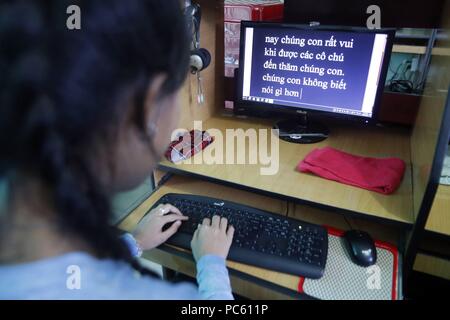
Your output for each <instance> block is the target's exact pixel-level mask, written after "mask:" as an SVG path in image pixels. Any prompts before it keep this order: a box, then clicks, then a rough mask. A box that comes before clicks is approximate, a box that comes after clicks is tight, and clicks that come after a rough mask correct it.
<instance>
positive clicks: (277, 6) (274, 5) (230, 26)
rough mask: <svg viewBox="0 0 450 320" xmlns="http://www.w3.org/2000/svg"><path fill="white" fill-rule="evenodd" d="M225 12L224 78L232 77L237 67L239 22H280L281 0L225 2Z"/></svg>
mask: <svg viewBox="0 0 450 320" xmlns="http://www.w3.org/2000/svg"><path fill="white" fill-rule="evenodd" d="M224 9H225V12H224V17H225V19H224V20H225V25H224V32H225V77H233V74H234V69H236V68H237V67H238V66H239V41H240V29H241V23H240V22H241V21H243V20H244V21H282V20H283V10H284V3H283V1H282V0H226V1H225V6H224Z"/></svg>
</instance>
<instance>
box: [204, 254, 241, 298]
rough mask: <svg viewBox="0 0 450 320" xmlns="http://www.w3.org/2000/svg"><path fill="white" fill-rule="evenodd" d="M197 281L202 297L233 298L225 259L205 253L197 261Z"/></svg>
mask: <svg viewBox="0 0 450 320" xmlns="http://www.w3.org/2000/svg"><path fill="white" fill-rule="evenodd" d="M197 282H198V286H199V292H200V296H201V298H202V299H207V300H233V299H234V298H233V295H232V293H231V284H230V277H229V275H228V270H227V266H226V264H225V259H224V258H221V257H219V256H215V255H206V256H203V257H201V258H200V260H199V261H198V262H197Z"/></svg>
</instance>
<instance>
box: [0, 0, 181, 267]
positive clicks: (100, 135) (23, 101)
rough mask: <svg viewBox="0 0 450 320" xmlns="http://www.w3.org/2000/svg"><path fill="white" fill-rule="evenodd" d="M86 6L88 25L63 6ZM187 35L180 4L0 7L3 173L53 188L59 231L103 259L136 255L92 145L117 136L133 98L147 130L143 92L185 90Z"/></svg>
mask: <svg viewBox="0 0 450 320" xmlns="http://www.w3.org/2000/svg"><path fill="white" fill-rule="evenodd" d="M71 4H75V5H78V6H79V7H80V8H81V22H82V24H81V30H69V29H68V28H67V26H66V19H67V17H68V14H67V13H66V9H67V7H68V6H69V5H71ZM188 53H189V40H188V37H187V32H186V30H185V20H184V19H183V15H182V8H181V6H180V1H178V0H126V1H124V0H108V1H105V0H85V1H77V0H71V1H65V0H53V1H49V0H46V1H33V0H31V1H26V0H24V1H17V0H12V1H8V0H6V1H2V3H1V4H0V178H1V176H2V175H3V176H5V175H8V174H10V173H11V172H17V171H20V172H26V173H27V174H31V175H34V176H37V177H38V178H39V179H41V180H42V181H43V182H44V183H45V184H46V185H47V186H48V187H49V188H50V190H51V192H52V196H53V200H54V204H55V207H56V209H57V212H58V218H59V224H60V227H61V228H64V229H65V230H67V231H69V232H72V233H74V234H76V235H77V236H79V237H82V238H83V239H84V240H85V241H86V242H87V243H88V244H89V245H90V246H91V247H92V248H93V249H94V250H95V252H96V254H97V255H98V256H99V257H106V258H112V259H117V260H126V261H130V262H131V261H132V259H131V257H130V254H129V252H128V250H127V249H126V247H125V246H124V245H123V243H122V242H121V241H120V240H119V237H118V233H117V231H116V230H115V229H113V228H111V227H110V226H109V218H110V212H111V211H110V205H109V200H108V195H107V194H106V192H105V190H104V188H103V186H102V185H101V183H100V181H99V178H98V177H97V176H96V174H95V172H94V171H93V169H92V168H91V166H90V165H89V161H88V158H89V155H88V154H87V153H88V152H87V150H88V149H89V144H90V142H91V141H99V139H104V140H105V141H110V140H111V139H108V137H109V138H111V135H114V128H115V127H116V126H115V125H116V124H117V123H118V121H119V119H121V117H122V116H123V115H124V113H125V111H123V110H120V108H119V107H120V103H119V101H120V99H123V95H124V92H128V93H131V95H132V97H133V98H134V105H135V109H136V117H134V119H135V120H134V121H135V122H136V126H137V127H138V128H140V129H141V130H144V128H145V124H144V123H143V122H144V119H143V118H142V117H140V115H141V114H142V110H143V103H144V101H143V100H144V97H145V90H146V88H147V86H148V84H149V82H150V81H151V79H152V77H153V76H154V75H156V74H157V73H165V74H167V75H168V77H167V80H166V81H165V83H164V84H163V87H162V91H161V93H160V95H161V97H163V96H164V95H168V94H170V93H173V92H175V91H176V90H177V89H178V88H180V87H181V85H182V83H183V81H184V79H185V77H186V74H187V70H188V59H189V55H188Z"/></svg>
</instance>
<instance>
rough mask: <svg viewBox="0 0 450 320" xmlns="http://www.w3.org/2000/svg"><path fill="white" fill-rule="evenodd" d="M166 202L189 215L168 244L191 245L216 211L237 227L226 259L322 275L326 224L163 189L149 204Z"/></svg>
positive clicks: (185, 246)
mask: <svg viewBox="0 0 450 320" xmlns="http://www.w3.org/2000/svg"><path fill="white" fill-rule="evenodd" d="M165 203H170V204H172V205H173V206H175V207H176V208H178V209H179V210H180V211H181V212H182V213H183V214H184V215H186V216H188V217H189V220H188V221H185V222H183V224H182V225H181V226H180V228H179V229H178V232H177V233H176V234H175V235H173V236H172V237H171V238H170V239H169V240H168V241H167V243H168V244H171V245H175V246H178V247H181V248H185V249H190V243H191V240H192V235H193V234H194V232H195V230H196V229H197V226H198V224H199V223H202V221H203V219H204V218H212V217H213V216H214V215H219V216H221V217H226V218H227V219H228V222H229V224H231V225H233V226H234V228H235V233H234V237H233V243H232V245H231V249H230V253H229V255H228V258H229V259H230V260H233V261H237V262H242V263H245V264H249V265H254V266H257V267H262V268H266V269H271V270H275V271H279V272H283V273H290V274H294V275H298V276H303V277H306V278H312V279H317V278H320V277H322V275H323V272H324V270H325V263H326V259H327V251H328V234H327V231H326V229H325V228H324V227H321V226H318V225H314V224H311V223H307V222H303V221H299V220H294V219H289V218H286V217H282V216H280V215H277V214H273V213H270V212H267V211H262V210H259V209H255V208H252V207H248V206H244V205H241V204H237V203H233V202H229V201H224V200H219V199H214V198H209V197H203V196H197V195H184V194H166V195H165V196H163V197H161V198H160V199H159V200H158V202H157V203H155V205H154V206H153V208H155V207H156V206H158V205H159V204H165Z"/></svg>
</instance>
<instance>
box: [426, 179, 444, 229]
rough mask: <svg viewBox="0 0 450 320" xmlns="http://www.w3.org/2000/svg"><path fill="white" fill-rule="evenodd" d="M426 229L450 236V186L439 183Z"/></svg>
mask: <svg viewBox="0 0 450 320" xmlns="http://www.w3.org/2000/svg"><path fill="white" fill-rule="evenodd" d="M425 229H426V230H428V231H433V232H436V233H440V234H443V235H446V236H450V186H445V185H439V187H438V190H437V192H436V196H435V198H434V201H433V206H432V207H431V211H430V215H429V216H428V220H427V224H426V227H425Z"/></svg>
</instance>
